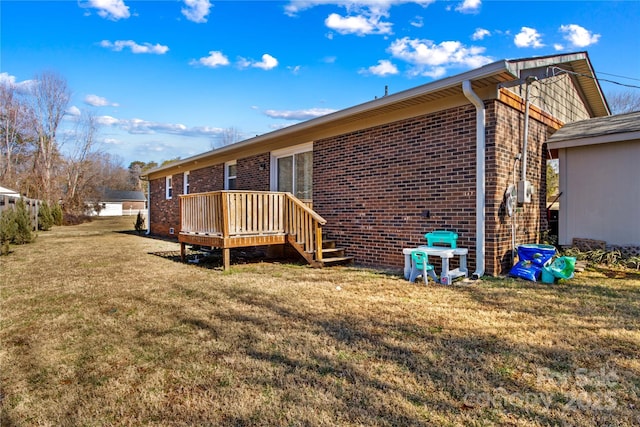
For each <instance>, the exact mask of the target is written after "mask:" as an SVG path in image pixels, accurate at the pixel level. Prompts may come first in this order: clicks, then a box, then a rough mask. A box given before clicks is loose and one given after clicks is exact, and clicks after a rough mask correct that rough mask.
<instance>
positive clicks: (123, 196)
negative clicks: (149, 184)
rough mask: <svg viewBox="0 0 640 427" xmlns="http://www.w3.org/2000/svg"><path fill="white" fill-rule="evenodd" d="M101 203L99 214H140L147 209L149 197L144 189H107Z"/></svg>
mask: <svg viewBox="0 0 640 427" xmlns="http://www.w3.org/2000/svg"><path fill="white" fill-rule="evenodd" d="M99 203H100V204H101V205H102V206H101V207H102V209H101V210H100V212H99V213H98V215H99V216H126V215H138V212H139V211H142V212H143V213H146V212H145V211H146V209H147V198H146V197H145V196H144V193H143V192H142V191H121V190H106V191H105V193H104V197H103V198H102V200H101V201H100V202H99ZM94 215H95V213H94ZM145 216H146V215H145Z"/></svg>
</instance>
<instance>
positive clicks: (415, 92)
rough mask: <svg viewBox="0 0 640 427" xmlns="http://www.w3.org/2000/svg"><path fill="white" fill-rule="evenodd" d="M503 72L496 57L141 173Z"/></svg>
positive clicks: (505, 64) (503, 66) (503, 63)
mask: <svg viewBox="0 0 640 427" xmlns="http://www.w3.org/2000/svg"><path fill="white" fill-rule="evenodd" d="M503 71H507V72H509V73H510V74H512V75H513V77H514V78H517V77H518V75H517V74H515V73H513V71H512V67H509V66H508V61H506V60H500V61H496V62H492V63H490V64H487V65H484V66H482V67H479V68H475V69H473V70H469V71H466V72H464V73H460V74H456V75H453V76H450V77H445V78H444V79H440V80H436V81H433V82H429V83H426V84H423V85H420V86H417V87H414V88H410V89H406V90H403V91H401V92H397V93H394V94H392V95H387V96H384V97H382V98H377V99H374V100H371V101H367V102H364V103H361V104H358V105H355V106H353V107H348V108H345V109H342V110H339V111H335V112H333V113H329V114H326V115H324V116H321V117H316V118H314V119H310V120H306V121H304V122H300V123H296V124H293V125H291V126H287V127H285V128H282V129H278V130H275V131H272V132H268V133H265V134H262V135H258V136H255V137H253V138H249V139H246V140H244V141H240V142H237V143H235V144H230V145H226V146H224V147H220V148H217V149H215V150H210V151H206V152H204V153H201V154H197V155H195V156H192V157H187V158H186V159H183V160H178V161H176V162H172V163H169V164H167V165H164V166H161V167H158V168H155V169H152V170H149V171H147V172H146V173H145V174H143V175H141V176H143V177H148V176H149V175H153V174H157V173H159V172H162V171H164V170H167V169H171V168H175V167H178V166H181V165H184V164H187V163H190V162H196V161H198V160H201V159H204V158H207V157H209V156H211V155H222V154H225V153H226V152H229V151H235V150H239V149H242V148H244V147H247V146H252V145H254V144H259V143H261V142H263V141H266V140H270V139H273V138H278V137H286V136H288V135H290V134H292V133H296V132H300V131H304V130H306V129H309V128H313V127H316V126H321V125H323V124H326V123H329V122H331V121H334V120H337V119H341V118H345V117H349V116H351V115H355V114H359V113H362V112H366V111H368V110H374V109H376V108H380V107H384V106H386V105H389V104H393V103H396V102H401V101H403V100H407V99H411V98H414V97H417V96H421V95H424V94H427V93H432V92H437V91H439V90H443V89H447V88H450V87H453V86H456V85H458V84H461V83H462V82H463V81H465V80H477V79H481V78H483V77H487V76H490V75H493V74H497V73H499V72H503Z"/></svg>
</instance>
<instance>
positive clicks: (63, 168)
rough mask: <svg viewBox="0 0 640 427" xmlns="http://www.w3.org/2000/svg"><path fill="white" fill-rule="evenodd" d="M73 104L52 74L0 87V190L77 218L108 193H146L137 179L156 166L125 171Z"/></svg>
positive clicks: (89, 117)
mask: <svg viewBox="0 0 640 427" xmlns="http://www.w3.org/2000/svg"><path fill="white" fill-rule="evenodd" d="M70 100H71V91H70V89H69V87H68V85H67V82H66V80H65V79H64V78H63V77H62V76H60V75H59V74H57V73H54V72H43V73H41V74H39V75H37V76H35V78H34V79H33V80H31V81H29V82H27V83H23V84H20V85H17V84H13V83H11V82H2V83H0V185H2V186H3V187H7V188H10V189H12V190H16V191H18V192H19V193H20V194H22V195H23V196H25V197H28V198H32V199H39V200H43V201H46V202H47V203H48V204H49V205H50V206H53V205H59V206H60V207H61V209H62V211H63V213H64V214H65V215H73V216H79V215H84V214H85V213H87V211H90V210H92V209H94V208H95V206H93V204H97V203H98V202H99V201H101V199H102V197H103V196H104V192H105V190H106V189H111V190H141V191H145V192H146V187H145V183H143V182H142V181H140V179H139V176H140V175H141V174H142V173H143V172H144V171H145V170H148V169H152V168H154V167H157V166H158V165H157V164H156V163H155V162H149V163H145V162H142V161H135V162H132V163H131V164H130V165H129V167H128V168H125V167H124V166H123V165H122V160H121V159H120V158H119V157H118V156H114V155H111V154H109V153H107V152H104V151H103V150H101V147H100V143H99V141H98V133H99V127H100V125H99V123H98V120H97V117H96V116H95V115H94V114H93V113H92V112H91V111H82V112H80V114H77V115H75V114H74V115H69V114H68V113H67V110H68V108H69V103H70ZM63 120H65V121H66V123H65V124H64V126H62V125H63ZM67 124H68V125H69V126H67ZM63 148H64V150H63Z"/></svg>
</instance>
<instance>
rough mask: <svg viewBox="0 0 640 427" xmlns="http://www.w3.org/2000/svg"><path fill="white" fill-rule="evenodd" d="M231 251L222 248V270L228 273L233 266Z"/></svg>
mask: <svg viewBox="0 0 640 427" xmlns="http://www.w3.org/2000/svg"><path fill="white" fill-rule="evenodd" d="M230 258H231V249H229V248H222V269H223V270H224V271H227V270H228V269H229V267H230V266H231V259H230Z"/></svg>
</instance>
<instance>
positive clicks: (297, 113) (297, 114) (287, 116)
mask: <svg viewBox="0 0 640 427" xmlns="http://www.w3.org/2000/svg"><path fill="white" fill-rule="evenodd" d="M334 111H336V110H332V109H330V108H310V109H308V110H266V111H265V112H264V114H265V115H266V116H268V117H271V118H272V119H284V120H309V119H314V118H316V117H320V116H324V115H326V114H330V113H333V112H334Z"/></svg>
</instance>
